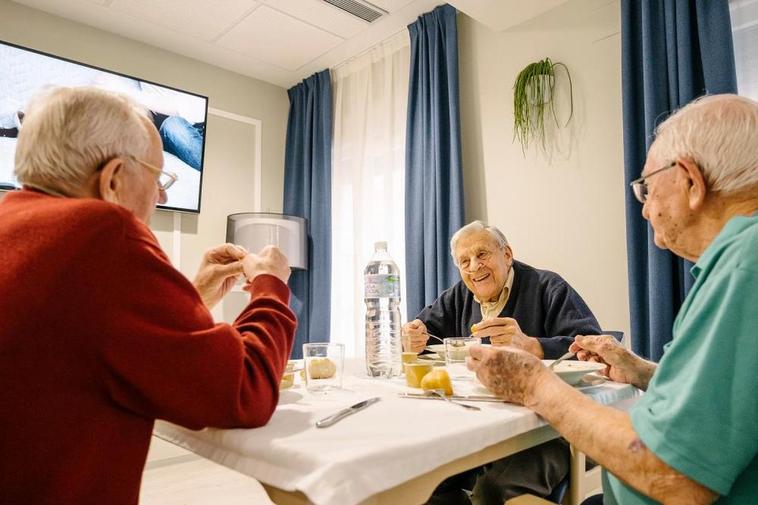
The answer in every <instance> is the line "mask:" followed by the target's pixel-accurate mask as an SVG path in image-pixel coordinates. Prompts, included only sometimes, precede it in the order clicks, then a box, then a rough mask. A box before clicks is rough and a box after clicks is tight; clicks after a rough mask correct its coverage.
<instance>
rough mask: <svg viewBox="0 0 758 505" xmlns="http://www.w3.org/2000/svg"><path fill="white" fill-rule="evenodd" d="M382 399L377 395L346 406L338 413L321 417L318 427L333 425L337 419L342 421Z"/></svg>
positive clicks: (317, 423) (317, 422)
mask: <svg viewBox="0 0 758 505" xmlns="http://www.w3.org/2000/svg"><path fill="white" fill-rule="evenodd" d="M379 400H381V398H379V397H378V396H375V397H373V398H369V399H368V400H363V401H362V402H358V403H356V404H355V405H351V406H349V407H347V408H344V409H342V410H340V411H339V412H337V413H336V414H332V415H331V416H328V417H325V418H323V419H320V420H318V421H316V428H328V427H329V426H331V425H333V424H334V423H336V422H337V421H340V420H342V419H344V418H346V417H347V416H349V415H350V414H355V413H356V412H359V411H361V410H363V409H365V408H366V407H368V406H369V405H373V404H375V403H376V402H378V401H379Z"/></svg>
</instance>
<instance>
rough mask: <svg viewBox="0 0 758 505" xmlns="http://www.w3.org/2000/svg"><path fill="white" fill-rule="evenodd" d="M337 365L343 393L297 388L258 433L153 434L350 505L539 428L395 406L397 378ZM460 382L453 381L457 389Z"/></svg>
mask: <svg viewBox="0 0 758 505" xmlns="http://www.w3.org/2000/svg"><path fill="white" fill-rule="evenodd" d="M346 365H347V373H346V376H345V380H344V382H343V388H344V389H342V390H338V391H331V392H329V393H327V394H326V395H314V394H311V393H309V392H307V391H306V390H305V388H304V387H303V386H302V385H299V384H296V385H295V387H294V388H292V389H289V390H285V391H283V392H282V393H281V397H280V400H279V406H278V407H277V409H276V412H275V413H274V416H273V418H272V419H271V421H270V422H269V423H268V424H267V425H266V426H264V427H262V428H257V429H250V430H218V429H205V430H201V431H191V430H187V429H185V428H182V427H179V426H176V425H173V424H170V423H166V422H158V423H157V424H156V429H155V433H156V435H158V436H159V437H161V438H163V439H165V440H168V441H171V442H174V443H176V444H178V445H180V446H182V447H185V448H186V449H188V450H190V451H193V452H195V453H197V454H200V455H201V456H204V457H206V458H209V459H211V460H213V461H216V462H218V463H220V464H222V465H225V466H227V467H229V468H232V469H234V470H237V471H239V472H242V473H244V474H247V475H250V476H252V477H254V478H256V479H258V480H259V481H261V482H263V483H266V484H269V485H271V486H274V487H277V488H280V489H283V490H285V491H300V492H302V493H303V494H304V495H305V496H307V497H308V499H309V500H310V501H312V502H313V503H315V504H317V505H322V504H323V505H326V504H337V503H338V504H341V505H353V504H357V503H360V502H362V501H364V500H366V499H367V498H369V497H370V496H372V495H374V494H376V493H379V492H382V491H385V490H387V489H390V488H393V487H395V486H397V485H399V484H402V483H404V482H406V481H408V480H410V479H413V478H415V477H417V476H419V475H423V474H425V473H427V472H429V471H430V470H433V469H434V468H437V467H439V466H440V465H443V464H445V463H448V462H450V461H453V460H456V459H458V458H461V457H463V456H466V455H469V454H472V453H475V452H477V451H479V450H481V449H484V448H485V447H488V446H490V445H492V444H495V443H497V442H500V441H503V440H506V439H508V438H512V437H514V436H516V435H520V434H522V433H525V432H527V431H530V430H533V429H535V428H538V427H541V426H544V425H545V422H544V421H543V420H542V419H541V418H539V417H538V416H537V415H535V414H534V413H533V412H531V411H530V410H529V409H526V408H524V407H517V406H515V405H510V404H506V403H489V402H487V403H485V402H477V403H472V404H474V405H477V406H479V407H481V409H482V410H481V411H479V412H477V411H469V410H466V409H463V408H460V407H457V406H455V405H450V404H447V403H446V402H443V401H433V400H425V399H403V398H400V397H398V393H399V392H418V390H412V389H410V388H408V387H406V386H405V383H404V380H403V379H400V378H398V379H392V380H381V379H372V378H369V377H366V376H365V370H363V368H362V362H360V361H356V360H353V361H351V362H349V363H347V364H346ZM464 384H465V383H460V384H457V383H454V388H456V392H458V391H461V390H463V389H464ZM468 386H469V389H471V388H472V387H473V388H474V389H475V388H477V386H474V385H473V384H471V383H469V384H468ZM478 387H481V386H478ZM482 390H483V388H482ZM476 392H479V391H476ZM585 392H586V394H589V395H591V396H592V397H593V398H595V399H596V400H597V401H599V402H601V403H604V404H613V403H616V402H618V401H620V400H624V399H629V398H633V397H635V396H637V395H638V394H639V392H638V391H637V390H636V389H635V388H633V387H631V386H628V385H624V384H616V383H612V382H608V383H605V384H603V385H602V386H599V387H597V388H592V389H589V390H586V391H585ZM372 396H380V397H381V398H382V400H381V401H379V402H377V403H376V404H374V405H372V406H370V407H368V408H367V409H365V410H363V411H361V412H358V413H356V414H354V415H351V416H349V417H347V418H345V419H343V420H342V421H340V422H338V423H337V424H335V425H334V426H332V427H330V428H325V429H318V428H316V427H315V426H314V423H315V422H316V420H318V419H321V418H323V417H325V416H327V415H329V414H333V413H334V412H336V411H337V410H339V409H341V408H344V407H347V406H349V405H352V404H354V403H356V402H358V401H361V400H364V399H366V398H370V397H372Z"/></svg>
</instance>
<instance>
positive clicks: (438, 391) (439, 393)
mask: <svg viewBox="0 0 758 505" xmlns="http://www.w3.org/2000/svg"><path fill="white" fill-rule="evenodd" d="M428 392H429V393H433V394H435V395H437V396H439V397H440V398H442V399H443V400H445V401H446V402H448V403H452V404H453V405H458V406H460V407H463V408H464V409H469V410H482V409H480V408H479V407H475V406H474V405H466V404H465V403H461V402H457V401H455V400H451V399H450V398H448V397H447V396H445V390H444V389H429V390H428Z"/></svg>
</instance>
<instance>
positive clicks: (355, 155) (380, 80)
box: [331, 30, 410, 357]
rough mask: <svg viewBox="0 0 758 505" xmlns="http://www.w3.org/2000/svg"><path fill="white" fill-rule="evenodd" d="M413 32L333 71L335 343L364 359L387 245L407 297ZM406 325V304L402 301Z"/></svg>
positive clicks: (333, 315) (333, 300)
mask: <svg viewBox="0 0 758 505" xmlns="http://www.w3.org/2000/svg"><path fill="white" fill-rule="evenodd" d="M409 45H410V43H409V39H408V32H407V31H406V30H403V31H402V32H401V33H399V34H397V35H396V36H394V37H392V38H390V39H389V40H386V41H385V42H383V43H382V44H380V45H378V46H376V47H374V48H372V49H370V50H369V51H368V52H366V53H364V54H362V55H360V56H358V57H356V58H354V59H352V60H350V61H348V62H346V63H344V64H342V65H341V66H339V67H337V68H335V69H332V89H333V93H334V136H333V149H332V309H331V310H332V314H331V341H332V342H341V343H344V344H345V355H346V356H351V357H352V356H363V355H364V353H365V343H364V320H365V304H364V303H363V269H364V268H365V266H366V264H367V263H368V261H369V260H370V258H371V256H372V254H373V252H374V242H377V241H386V242H387V246H388V250H389V253H390V255H391V256H392V259H394V260H395V262H396V263H397V265H398V267H399V268H400V274H401V279H402V282H401V293H402V294H403V295H404V293H405V272H403V269H404V268H405V215H404V213H405V185H404V181H405V124H406V114H407V102H408V73H409V67H410V51H409ZM401 307H402V308H401V311H402V312H403V320H404V321H405V320H406V318H405V304H404V303H402V304H401Z"/></svg>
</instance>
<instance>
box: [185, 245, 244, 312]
mask: <svg viewBox="0 0 758 505" xmlns="http://www.w3.org/2000/svg"><path fill="white" fill-rule="evenodd" d="M246 254H247V250H246V249H245V248H244V247H240V246H237V245H234V244H222V245H220V246H216V247H214V248H213V249H209V250H208V251H206V252H205V254H203V259H202V261H201V262H200V268H199V269H198V271H197V275H195V280H194V281H193V282H192V283H193V284H194V285H195V289H197V291H198V293H200V298H202V300H203V303H204V304H205V306H206V307H208V309H209V310H210V309H212V308H213V307H214V306H215V305H216V304H217V303H218V302H220V301H221V299H222V298H223V297H224V295H226V294H227V293H228V292H229V290H230V289H232V286H234V282H235V281H236V280H237V277H238V276H239V274H241V273H242V261H241V260H242V258H244V257H245V255H246Z"/></svg>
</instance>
